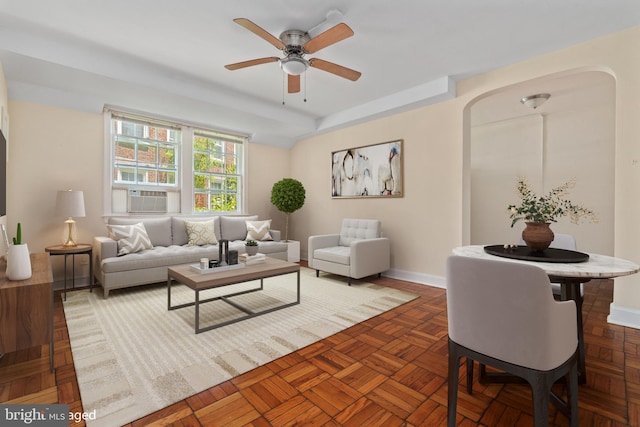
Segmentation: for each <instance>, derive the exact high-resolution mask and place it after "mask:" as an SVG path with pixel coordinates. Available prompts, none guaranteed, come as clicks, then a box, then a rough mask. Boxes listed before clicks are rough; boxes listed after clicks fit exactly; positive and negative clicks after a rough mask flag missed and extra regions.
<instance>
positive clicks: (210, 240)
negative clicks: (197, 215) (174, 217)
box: [184, 219, 218, 246]
mask: <svg viewBox="0 0 640 427" xmlns="http://www.w3.org/2000/svg"><path fill="white" fill-rule="evenodd" d="M214 223H215V220H213V219H212V220H210V221H185V222H184V225H185V227H186V229H187V235H188V236H189V243H187V246H202V245H215V244H217V243H218V239H216V229H215V227H214Z"/></svg>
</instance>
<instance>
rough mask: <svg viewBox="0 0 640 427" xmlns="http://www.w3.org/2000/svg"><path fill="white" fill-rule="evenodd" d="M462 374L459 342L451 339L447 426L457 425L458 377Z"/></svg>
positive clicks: (454, 426) (453, 426)
mask: <svg viewBox="0 0 640 427" xmlns="http://www.w3.org/2000/svg"><path fill="white" fill-rule="evenodd" d="M459 376H460V356H458V351H457V344H456V343H454V342H453V341H451V340H449V382H448V384H447V389H448V390H447V408H448V409H447V411H448V412H447V427H456V412H457V409H458V378H459Z"/></svg>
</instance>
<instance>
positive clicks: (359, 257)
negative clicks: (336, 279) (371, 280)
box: [307, 218, 391, 286]
mask: <svg viewBox="0 0 640 427" xmlns="http://www.w3.org/2000/svg"><path fill="white" fill-rule="evenodd" d="M307 258H308V265H309V267H310V268H315V270H316V276H319V274H320V271H324V272H327V273H333V274H339V275H341V276H346V277H347V278H348V283H349V286H351V279H361V278H363V277H367V276H371V275H373V274H377V275H378V277H380V275H381V273H382V272H383V271H386V270H388V269H389V268H390V267H391V243H390V241H389V239H388V238H386V237H382V223H381V222H380V221H379V220H377V219H354V218H345V219H343V220H342V227H341V229H340V233H339V234H322V235H316V236H310V237H309V245H308V253H307Z"/></svg>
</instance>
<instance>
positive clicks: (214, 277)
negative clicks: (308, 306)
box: [167, 257, 300, 334]
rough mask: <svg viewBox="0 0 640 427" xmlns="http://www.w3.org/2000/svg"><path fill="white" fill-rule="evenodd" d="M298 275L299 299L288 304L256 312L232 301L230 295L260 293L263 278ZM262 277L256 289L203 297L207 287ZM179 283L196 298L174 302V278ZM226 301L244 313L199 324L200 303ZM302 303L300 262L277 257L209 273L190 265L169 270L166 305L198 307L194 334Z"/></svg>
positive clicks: (170, 306)
mask: <svg viewBox="0 0 640 427" xmlns="http://www.w3.org/2000/svg"><path fill="white" fill-rule="evenodd" d="M290 273H296V274H297V282H296V283H297V285H296V288H297V298H296V301H294V302H290V303H285V304H282V305H279V306H277V307H272V308H269V309H265V310H262V311H259V312H254V311H251V310H249V309H248V308H246V307H243V306H242V305H240V304H238V303H237V302H235V301H232V300H231V299H230V298H232V297H234V296H238V295H243V294H248V293H251V292H258V291H261V290H263V289H264V288H263V280H264V279H266V278H268V277H274V276H281V275H283V274H290ZM258 279H260V287H259V288H255V289H249V290H244V291H240V292H234V293H230V294H226V295H221V296H217V297H212V298H207V299H203V300H200V292H201V291H205V290H207V289H212V288H218V287H222V286H229V285H235V284H237V283H244V282H249V281H252V280H258ZM174 280H175V281H176V282H180V283H182V284H184V285H186V286H188V287H189V288H191V289H193V290H194V291H195V301H194V302H189V303H186V304H180V305H174V306H172V305H171V284H172V282H173V281H174ZM218 300H220V301H224V302H226V303H227V304H229V305H231V306H233V307H235V308H237V309H239V310H241V311H243V312H244V313H245V316H242V317H239V318H236V319H231V320H227V321H224V322H220V323H216V324H214V325H210V326H206V327H203V328H201V327H200V304H204V303H207V302H211V301H218ZM296 304H300V265H299V264H296V263H292V262H287V261H281V260H279V259H275V258H269V257H267V258H266V259H265V262H264V263H260V264H253V265H248V266H245V267H242V268H236V269H232V270H225V271H213V272H210V273H199V272H196V271H194V270H193V269H192V268H191V266H190V265H179V266H175V267H169V269H168V270H167V308H168V309H169V310H176V309H179V308H184V307H191V306H195V333H196V334H199V333H200V332H205V331H210V330H211V329H215V328H219V327H221V326H225V325H229V324H231V323H236V322H240V321H241V320H245V319H250V318H252V317H256V316H261V315H263V314H267V313H271V312H273V311H276V310H280V309H283V308H286V307H291V306H292V305H296Z"/></svg>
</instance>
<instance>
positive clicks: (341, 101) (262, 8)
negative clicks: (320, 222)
mask: <svg viewBox="0 0 640 427" xmlns="http://www.w3.org/2000/svg"><path fill="white" fill-rule="evenodd" d="M331 10H339V11H340V12H341V13H342V18H341V21H342V22H345V23H347V24H348V25H349V26H350V27H351V28H352V29H353V31H354V32H355V35H354V36H353V37H351V38H348V39H346V40H343V41H341V42H339V43H337V44H335V45H332V46H329V47H327V48H325V49H323V50H321V51H319V52H317V53H315V54H313V55H310V56H311V57H317V58H321V59H324V60H327V61H331V62H334V63H337V64H340V65H343V66H346V67H349V68H353V69H356V70H358V71H360V72H362V77H361V78H360V79H359V80H358V81H356V82H351V81H349V80H346V79H342V78H340V77H337V76H335V75H333V74H329V73H326V72H323V71H320V70H317V69H309V70H308V71H307V72H306V98H307V102H304V98H305V93H304V87H305V78H304V77H303V79H302V87H303V91H302V92H301V93H299V94H292V95H289V94H284V102H285V105H282V101H283V74H282V71H281V70H280V68H279V67H278V64H277V63H270V64H264V65H259V66H255V67H250V68H245V69H242V70H237V71H228V70H226V69H225V68H224V65H225V64H229V63H234V62H240V61H244V60H249V59H254V58H262V57H267V56H282V55H281V52H279V51H278V50H277V49H275V48H274V47H273V46H271V45H270V44H269V43H267V42H266V41H265V40H262V39H261V38H259V37H257V36H256V35H255V34H253V33H251V32H249V31H247V30H246V29H244V28H242V27H240V26H239V25H237V24H235V23H234V22H233V19H234V18H238V17H244V18H248V19H250V20H251V21H253V22H255V23H256V24H258V25H259V26H261V27H262V28H264V29H265V30H266V31H268V32H270V33H271V34H273V35H274V36H276V37H277V36H279V35H280V33H281V32H282V31H284V30H286V29H301V30H305V31H306V30H310V29H312V28H314V27H317V26H318V25H319V24H322V23H323V21H324V20H325V19H326V17H327V13H328V12H329V11H331ZM639 24H640V1H637V0H563V1H557V0H520V1H518V2H513V1H510V0H484V1H477V0H398V1H395V2H392V1H388V0H242V1H228V0H226V1H222V0H185V1H182V2H179V1H176V0H109V1H97V0H56V1H50V0H20V1H16V0H0V62H2V65H3V68H4V72H5V75H6V78H7V85H8V89H9V97H10V98H12V99H20V100H25V101H29V102H39V103H44V104H52V105H58V106H62V107H66V108H74V109H80V110H83V111H91V112H98V111H101V110H102V108H103V106H104V105H105V104H107V105H115V106H120V107H126V108H128V109H132V110H137V111H143V112H149V113H154V114H157V115H162V116H166V117H171V118H176V119H181V120H186V121H190V122H194V123H198V124H203V125H208V126H213V127H215V128H218V129H226V130H233V131H238V132H243V133H247V134H250V135H251V136H252V140H253V141H255V142H258V143H264V144H271V145H277V146H281V147H290V146H292V145H293V144H294V143H295V142H296V141H298V140H299V139H301V138H303V137H306V136H309V135H313V134H314V133H317V132H323V131H327V130H331V129H335V128H339V127H342V126H346V125H351V124H354V123H357V122H362V121H364V120H368V119H371V118H373V117H379V116H381V115H385V114H390V113H393V112H397V111H402V110H406V109H409V108H414V107H416V106H419V105H426V104H429V103H434V102H439V101H442V100H444V99H449V98H451V97H453V96H455V81H456V80H459V79H461V78H466V77H469V76H472V75H475V74H479V73H483V72H486V71H488V70H491V69H495V68H499V67H503V66H505V65H508V64H511V63H515V62H518V61H522V60H525V59H527V58H531V57H534V56H537V55H541V54H543V53H546V52H550V51H554V50H558V49H561V48H564V47H567V46H570V45H573V44H576V43H579V42H582V41H586V40H590V39H593V38H596V37H599V36H602V35H605V34H609V33H612V32H616V31H619V30H622V29H625V28H629V27H632V26H636V25H639ZM321 29H322V27H321Z"/></svg>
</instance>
